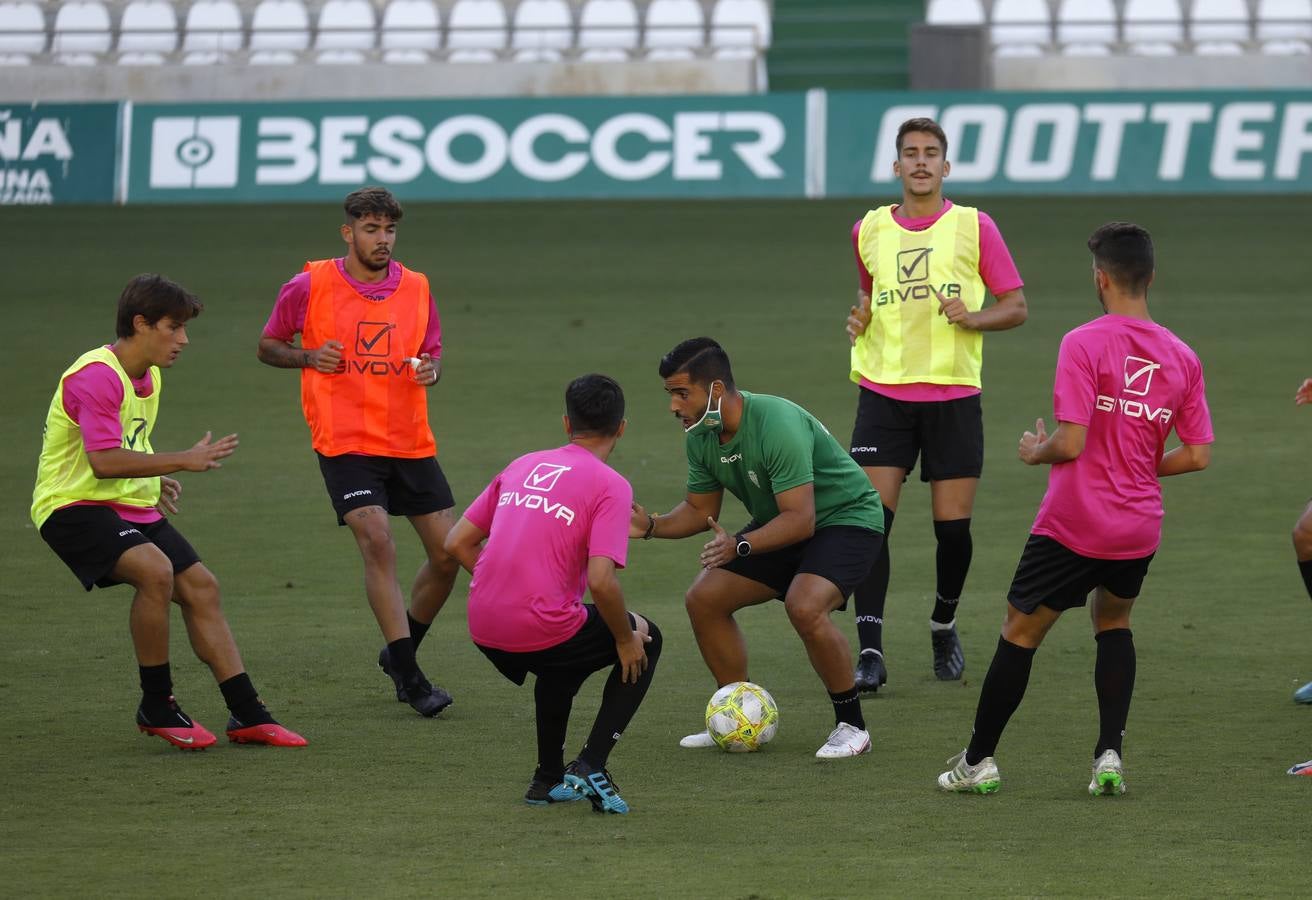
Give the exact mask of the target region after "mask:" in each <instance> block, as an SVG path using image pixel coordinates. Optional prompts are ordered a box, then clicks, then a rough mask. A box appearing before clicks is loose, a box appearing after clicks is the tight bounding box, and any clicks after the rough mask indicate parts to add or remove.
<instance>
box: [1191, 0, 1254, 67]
mask: <svg viewBox="0 0 1312 900" xmlns="http://www.w3.org/2000/svg"><path fill="white" fill-rule="evenodd" d="M1249 37H1250V33H1249V28H1248V3H1247V0H1194V3H1193V7H1192V8H1191V9H1190V11H1189V39H1190V40H1192V41H1193V42H1194V51H1195V52H1196V53H1205V54H1206V53H1211V54H1216V53H1242V52H1243V50H1244V48H1243V44H1244V43H1245V42H1247V41H1248V39H1249Z"/></svg>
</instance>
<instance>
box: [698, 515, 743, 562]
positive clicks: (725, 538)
mask: <svg viewBox="0 0 1312 900" xmlns="http://www.w3.org/2000/svg"><path fill="white" fill-rule="evenodd" d="M706 524H707V525H710V526H711V530H712V531H713V532H715V536H714V537H713V538H711V539H710V540H709V541H707V542H706V545H705V546H704V547H702V558H701V563H702V568H703V569H714V568H715V567H716V566H722V565H724V564H725V563H727V562H729V561H730V560H732V559H733V558H734V557H735V556H737V555H738V542H737V541H736V540H734V537H733V535H731V534H729V533H728V532H727V531H725V530H724V529H723V528H721V527H720V523H719V522H716V521H715V519H714V518H712V517H711V516H707V517H706Z"/></svg>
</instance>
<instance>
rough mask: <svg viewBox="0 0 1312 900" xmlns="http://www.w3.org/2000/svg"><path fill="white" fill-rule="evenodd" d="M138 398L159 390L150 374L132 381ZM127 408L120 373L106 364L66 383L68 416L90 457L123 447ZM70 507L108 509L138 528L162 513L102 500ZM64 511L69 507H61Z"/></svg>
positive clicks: (77, 374)
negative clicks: (121, 416) (120, 413)
mask: <svg viewBox="0 0 1312 900" xmlns="http://www.w3.org/2000/svg"><path fill="white" fill-rule="evenodd" d="M132 389H133V391H135V392H136V395H137V396H138V397H149V396H150V395H151V393H152V392H153V391H154V390H155V385H154V383H153V382H152V381H151V378H150V370H149V369H147V370H146V374H144V375H142V376H141V377H140V378H133V379H132ZM122 405H123V382H122V381H120V380H119V377H118V373H117V372H115V371H114V370H113V369H112V368H110V367H109V366H108V365H106V364H105V363H102V362H93V363H91V364H90V365H86V366H83V367H82V368H80V369H78V370H77V371H76V372H74V373H73V374H72V375H69V376H68V377H67V378H65V379H64V412H65V413H67V414H68V417H69V418H70V419H72V420H73V421H74V422H76V423H77V427H78V429H79V430H80V431H81V432H82V447H83V449H85V450H86V451H87V452H88V453H91V452H94V451H96V450H112V449H114V448H115V447H121V446H123V423H122V422H120V421H119V417H118V411H119V408H120V407H121V406H122ZM68 506H108V507H109V508H110V509H112V510H114V511H115V512H116V513H118V514H119V517H120V518H122V519H123V520H124V521H126V522H133V523H135V524H138V525H144V524H149V523H150V522H158V521H159V520H160V519H161V518H163V516H161V515H160V513H159V511H158V510H156V509H154V508H153V507H151V508H146V509H143V508H142V507H140V506H127V505H125V504H123V503H111V502H106V501H100V500H79V501H77V502H76V503H70V504H68ZM60 508H61V509H63V508H65V507H60Z"/></svg>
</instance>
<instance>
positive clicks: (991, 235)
mask: <svg viewBox="0 0 1312 900" xmlns="http://www.w3.org/2000/svg"><path fill="white" fill-rule="evenodd" d="M951 208H952V201H951V200H947V199H944V201H943V206H942V207H940V209H939V211H938V212H936V213H934V214H933V215H932V216H921V217H920V218H908V217H905V216H900V215H898V213H897V211H896V210H894V212H893V221H894V222H896V223H897V224H898V225H901V226H902V227H903V228H905V229H906V230H907V231H924V230H925V229H926V228H928V227H929V226H931V225H933V224H934V223H935V222H937V221H938V220H939V219H941V218H943V214H944V213H946V212H947V211H948V210H949V209H951ZM862 221H864V220H861V219H858V220H857V223H856V224H855V225H854V226H852V249H853V250H854V251H855V252H856V270H857V279H858V280H859V281H860V284H861V290H863V291H865V292H866V293H867V294H868V293H870V292H871V290H872V288H873V287H874V278H873V277H872V276H871V274H870V272H869V271H868V270H867V269H866V264H865V260H863V259H862V258H861V222H862ZM979 276H980V278H981V279H982V280H983V281H984V286H985V287H986V288H988V289H989V293H990V294H992V295H993V296H994V297H1000V296H1001V295H1003V294H1005V293H1007V292H1008V291H1014V290H1016V289H1017V288H1020V287H1023V286H1024V285H1025V282H1023V281H1021V278H1020V272H1018V271H1016V263H1015V261H1014V260H1012V258H1011V251H1010V250H1008V249H1007V242H1006V241H1004V240H1003V239H1002V232H1000V231H998V226H997V224H996V223H995V222H994V221H993V219H992V218H991V217H990V216H989V214H988V213H986V212H984V211H983V210H981V211H980V214H979ZM861 386H862V387H863V388H867V389H868V390H872V391H874V392H875V393H877V394H883V395H884V396H885V397H892V398H893V399H894V400H907V401H910V402H913V403H926V402H934V401H942V400H957V399H960V398H961V397H970V396H973V395H975V394H978V393H979V388H977V387H972V386H971V385H968V384H930V383H929V382H924V381H918V382H913V383H911V384H876V383H875V382H873V381H870V380H869V379H866V378H862V379H861Z"/></svg>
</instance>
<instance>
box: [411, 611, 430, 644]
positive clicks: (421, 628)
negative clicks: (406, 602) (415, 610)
mask: <svg viewBox="0 0 1312 900" xmlns="http://www.w3.org/2000/svg"><path fill="white" fill-rule="evenodd" d="M405 618H406V621H407V622H409V623H410V640H412V641H414V642H415V649H416V650H418V649H419V645H420V644H422V643H423V642H424V635H426V634H428V629H430V628H432V627H433V623H432V622H421V621H419V620H418V619H416V618H415V617H414V616H412V615H410V613H406V614H405Z"/></svg>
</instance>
